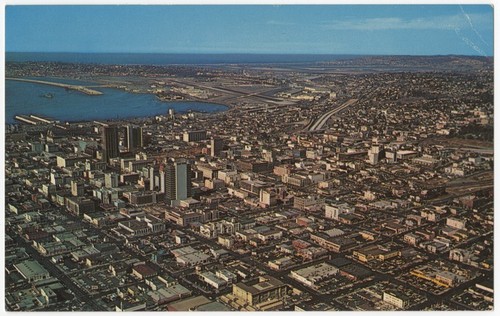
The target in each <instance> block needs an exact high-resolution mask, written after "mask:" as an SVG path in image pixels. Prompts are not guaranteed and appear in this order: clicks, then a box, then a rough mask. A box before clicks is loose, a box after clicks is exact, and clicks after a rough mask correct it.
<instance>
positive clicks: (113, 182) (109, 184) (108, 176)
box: [104, 172, 120, 188]
mask: <svg viewBox="0 0 500 316" xmlns="http://www.w3.org/2000/svg"><path fill="white" fill-rule="evenodd" d="M119 181H120V176H119V175H118V174H117V173H114V172H112V173H105V174H104V186H105V187H106V188H117V187H118V183H119Z"/></svg>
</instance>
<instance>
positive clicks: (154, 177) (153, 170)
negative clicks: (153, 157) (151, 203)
mask: <svg viewBox="0 0 500 316" xmlns="http://www.w3.org/2000/svg"><path fill="white" fill-rule="evenodd" d="M147 169H148V178H149V190H151V191H156V190H157V189H159V188H160V171H159V168H158V165H154V166H149V167H147Z"/></svg>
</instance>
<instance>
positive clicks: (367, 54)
mask: <svg viewBox="0 0 500 316" xmlns="http://www.w3.org/2000/svg"><path fill="white" fill-rule="evenodd" d="M13 53H14V54H131V55H132V54H134V55H308V56H379V57H380V56H401V57H404V56H409V57H431V56H466V57H487V58H488V57H494V55H485V56H483V55H473V54H471V55H468V54H457V53H448V54H369V53H366V54H363V53H276V52H273V53H265V52H261V53H255V52H253V53H241V52H239V53H236V52H219V53H213V52H212V53H202V52H199V53H194V52H75V51H45V52H44V51H7V50H6V51H5V54H13Z"/></svg>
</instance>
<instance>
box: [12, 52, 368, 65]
mask: <svg viewBox="0 0 500 316" xmlns="http://www.w3.org/2000/svg"><path fill="white" fill-rule="evenodd" d="M356 57H362V56H361V55H308V54H139V53H131V54H129V53H21V52H7V53H6V54H5V60H6V61H7V62H26V61H46V62H65V63H84V64H112V65H126V64H129V65H130V64H136V65H170V64H186V65H193V64H259V63H264V64H265V63H311V62H320V61H332V60H339V59H348V58H356Z"/></svg>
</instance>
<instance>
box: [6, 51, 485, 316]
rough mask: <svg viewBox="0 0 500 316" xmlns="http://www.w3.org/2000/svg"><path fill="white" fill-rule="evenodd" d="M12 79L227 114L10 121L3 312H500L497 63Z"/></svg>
mask: <svg viewBox="0 0 500 316" xmlns="http://www.w3.org/2000/svg"><path fill="white" fill-rule="evenodd" d="M6 76H7V77H8V78H17V79H21V80H24V79H26V78H31V79H29V80H32V81H33V80H36V79H33V78H36V77H40V78H62V79H72V80H83V81H86V82H92V83H95V86H100V85H102V86H106V87H114V88H119V89H123V90H125V91H129V92H132V93H148V94H153V95H155V96H156V97H157V98H158V99H160V100H164V101H171V100H185V101H203V102H210V103H217V104H223V105H227V106H229V107H230V108H229V110H228V111H224V112H218V113H213V114H201V113H175V111H171V112H170V113H164V114H162V115H156V116H151V117H149V116H146V117H137V118H131V119H126V120H113V117H110V118H109V120H106V121H104V120H101V121H89V122H78V123H61V122H57V120H53V119H50V118H47V117H41V119H37V118H40V116H36V114H37V113H24V114H25V115H30V114H35V117H34V118H33V117H31V119H30V120H31V121H32V123H29V122H25V123H22V122H19V123H18V124H10V125H8V126H7V127H6V144H5V147H6V153H5V178H6V182H5V192H6V196H5V209H6V211H5V212H6V213H5V229H6V249H5V266H6V269H5V278H6V298H5V300H6V306H7V308H8V309H9V310H23V311H27V310H59V311H62V310H75V311H80V310H94V311H96V310H102V311H127V310H128V311H132V310H148V311H160V310H169V311H174V310H199V311H205V310H217V311H224V310H241V311H244V310H288V311H290V310H314V311H326V310H354V311H358V310H492V309H493V271H494V267H493V161H494V160H493V60H492V58H483V57H465V56H437V57H405V56H399V57H398V56H385V57H384V56H379V57H358V58H354V59H341V60H335V61H325V62H314V63H295V64H285V63H280V64H276V63H275V64H266V63H261V64H212V65H170V66H169V65H165V66H158V65H96V64H92V65H91V64H71V63H56V62H8V63H7V64H6ZM23 78H24V79H23ZM54 81H57V79H54ZM51 84H53V83H51ZM92 85H94V84H92ZM74 87H76V89H77V90H78V89H80V87H81V88H84V87H87V88H89V87H92V86H80V85H74ZM96 89H98V88H96ZM79 91H82V90H79ZM85 91H87V90H85ZM91 91H92V90H91ZM82 92H84V91H82ZM98 97H99V96H96V98H98ZM92 98H94V97H92ZM68 106H71V105H68ZM117 111H119V109H117ZM30 120H28V121H30ZM172 170H175V171H172ZM172 183H175V189H172Z"/></svg>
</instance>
